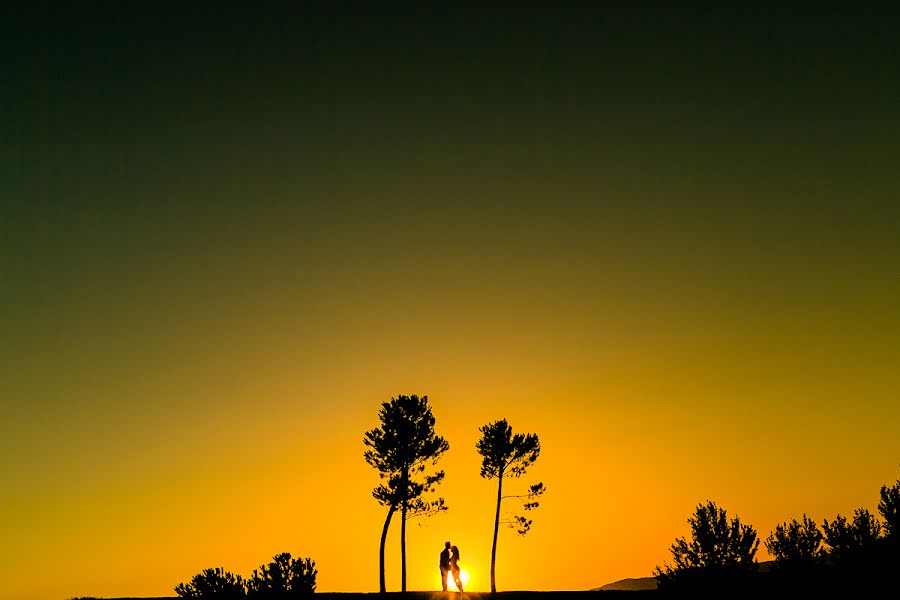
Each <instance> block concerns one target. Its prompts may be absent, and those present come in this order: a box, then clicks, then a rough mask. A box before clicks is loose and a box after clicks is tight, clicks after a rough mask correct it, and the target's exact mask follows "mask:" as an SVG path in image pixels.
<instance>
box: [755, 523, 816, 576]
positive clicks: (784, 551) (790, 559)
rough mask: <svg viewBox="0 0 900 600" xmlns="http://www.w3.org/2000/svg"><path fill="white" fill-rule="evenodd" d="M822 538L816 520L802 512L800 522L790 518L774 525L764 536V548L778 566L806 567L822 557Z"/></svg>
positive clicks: (783, 567) (784, 567)
mask: <svg viewBox="0 0 900 600" xmlns="http://www.w3.org/2000/svg"><path fill="white" fill-rule="evenodd" d="M822 538H823V535H822V532H821V531H820V530H819V527H818V525H816V522H815V521H813V520H812V519H810V518H809V517H807V516H806V515H805V514H804V515H803V520H802V521H800V522H798V521H797V519H792V520H791V522H790V523H782V524H780V525H778V526H776V527H775V531H773V532H772V533H771V534H769V537H768V538H766V550H768V551H769V554H771V555H772V556H774V557H775V564H776V565H777V566H778V567H779V568H782V569H788V568H808V567H812V566H814V565H816V564H818V563H819V562H820V561H821V559H822V555H823V550H822Z"/></svg>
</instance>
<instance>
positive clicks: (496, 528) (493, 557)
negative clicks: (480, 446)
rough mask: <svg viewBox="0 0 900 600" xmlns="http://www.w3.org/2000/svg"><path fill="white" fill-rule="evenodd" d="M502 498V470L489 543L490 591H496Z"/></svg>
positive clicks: (498, 478) (498, 482)
mask: <svg viewBox="0 0 900 600" xmlns="http://www.w3.org/2000/svg"><path fill="white" fill-rule="evenodd" d="M502 499H503V471H500V476H499V477H497V512H496V513H495V515H494V543H493V544H492V545H491V593H492V594H496V593H497V578H496V567H497V532H498V531H499V530H500V501H501V500H502Z"/></svg>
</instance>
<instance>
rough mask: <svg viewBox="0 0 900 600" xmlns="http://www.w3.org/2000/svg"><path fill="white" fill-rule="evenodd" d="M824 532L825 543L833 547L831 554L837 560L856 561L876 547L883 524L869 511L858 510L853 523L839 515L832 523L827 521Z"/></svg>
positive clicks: (823, 527)
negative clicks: (855, 559)
mask: <svg viewBox="0 0 900 600" xmlns="http://www.w3.org/2000/svg"><path fill="white" fill-rule="evenodd" d="M822 530H823V531H824V532H825V543H826V544H828V545H829V546H831V553H832V554H833V555H835V557H836V558H838V559H841V560H845V559H854V558H857V557H859V556H860V555H863V554H866V553H867V552H868V551H870V550H871V549H872V548H873V547H874V546H875V543H876V540H878V536H879V534H880V533H881V523H879V522H878V519H876V518H875V517H874V516H873V515H872V513H870V512H869V511H868V510H866V509H864V508H857V509H856V510H855V511H854V512H853V520H852V521H848V520H847V519H846V518H845V517H843V516H842V515H837V516H836V517H835V518H834V521H832V522H831V523H829V522H828V519H825V522H824V524H823V525H822Z"/></svg>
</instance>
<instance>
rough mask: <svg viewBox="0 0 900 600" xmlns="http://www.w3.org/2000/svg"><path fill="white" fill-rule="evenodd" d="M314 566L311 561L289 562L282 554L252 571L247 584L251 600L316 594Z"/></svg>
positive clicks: (306, 559) (313, 562) (288, 557)
mask: <svg viewBox="0 0 900 600" xmlns="http://www.w3.org/2000/svg"><path fill="white" fill-rule="evenodd" d="M317 574H318V571H317V570H316V563H315V561H313V560H312V559H311V558H297V559H294V558H291V555H290V554H289V553H288V552H283V553H281V554H278V555H276V556H274V557H273V558H272V562H270V563H269V564H268V565H261V566H260V567H259V569H254V571H253V577H251V578H250V580H248V581H247V592H248V595H249V597H250V598H258V599H259V600H265V599H267V598H299V597H305V596H311V595H312V594H313V592H315V591H316V575H317Z"/></svg>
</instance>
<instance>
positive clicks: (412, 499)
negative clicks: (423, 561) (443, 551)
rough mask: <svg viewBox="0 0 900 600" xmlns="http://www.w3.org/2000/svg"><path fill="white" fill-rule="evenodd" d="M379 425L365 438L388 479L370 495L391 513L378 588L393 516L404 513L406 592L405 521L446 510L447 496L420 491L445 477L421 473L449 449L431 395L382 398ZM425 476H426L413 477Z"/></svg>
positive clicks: (403, 542)
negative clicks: (428, 497)
mask: <svg viewBox="0 0 900 600" xmlns="http://www.w3.org/2000/svg"><path fill="white" fill-rule="evenodd" d="M378 418H379V420H380V421H381V427H377V428H375V429H372V430H371V431H367V432H366V434H365V437H364V439H363V443H364V444H365V445H366V446H367V447H368V448H369V449H368V450H366V451H365V453H364V454H363V456H364V458H365V459H366V462H367V463H369V465H371V466H373V467H375V468H376V469H377V470H378V475H379V477H381V478H382V479H384V480H385V481H386V482H387V483H382V484H381V485H379V486H378V487H376V488H375V490H373V492H372V496H373V497H374V498H375V500H377V501H378V503H379V504H381V505H382V506H385V507H387V509H388V513H387V517H386V518H385V521H384V527H383V528H382V532H381V544H380V547H379V589H380V590H381V592H382V593H383V592H385V580H384V546H385V540H386V539H387V532H388V528H389V527H390V524H391V518H392V517H393V516H394V513H395V512H396V511H397V510H400V512H401V517H402V521H401V525H400V556H401V578H400V581H401V590H402V591H404V592H405V591H406V522H407V520H408V519H410V518H413V517H415V516H425V515H429V514H434V513H437V512H441V511H443V510H446V506H445V504H444V500H443V498H439V499H437V500H435V501H432V502H427V501H425V500H424V499H423V498H422V496H423V495H424V494H426V493H428V492H431V491H433V490H434V488H435V486H437V485H438V484H439V483H440V482H441V481H442V480H443V479H444V472H443V471H437V472H435V473H433V474H431V475H422V474H423V473H424V471H425V468H426V466H427V465H428V464H431V465H434V464H436V463H437V461H438V460H439V459H440V458H441V456H443V454H444V452H446V451H447V450H448V449H449V448H450V444H449V443H448V442H447V440H445V439H444V438H442V437H440V436H438V435H437V434H435V432H434V421H435V420H434V416H433V415H432V413H431V407H430V406H429V405H428V396H422V397H421V398H419V397H418V396H415V395H413V396H398V397H397V398H391V401H390V402H384V403H382V405H381V409H380V410H379V411H378ZM417 475H421V476H422V477H423V479H422V480H417V479H416V478H415V477H416V476H417Z"/></svg>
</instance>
